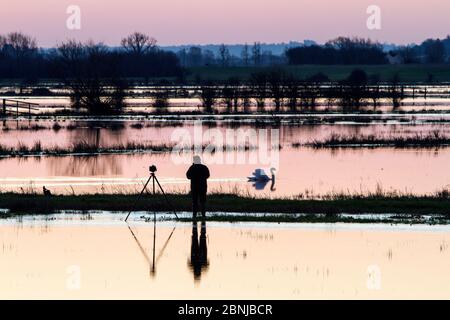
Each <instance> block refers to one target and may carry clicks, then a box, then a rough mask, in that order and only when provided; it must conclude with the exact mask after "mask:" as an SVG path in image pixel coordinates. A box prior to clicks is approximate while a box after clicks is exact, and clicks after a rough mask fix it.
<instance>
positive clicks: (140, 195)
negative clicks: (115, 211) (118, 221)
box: [125, 176, 152, 222]
mask: <svg viewBox="0 0 450 320" xmlns="http://www.w3.org/2000/svg"><path fill="white" fill-rule="evenodd" d="M151 179H152V177H151V176H150V178H148V180H147V183H146V184H145V185H144V188H143V189H142V191H141V193H140V194H139V196H138V198H137V200H139V199H140V198H141V197H142V195H143V194H144V192H145V190H147V186H148V184H149V183H150V180H151ZM132 211H133V210H131V211H130V212H129V213H128V215H127V217H126V218H125V222H127V221H128V218H129V217H130V214H131V212H132Z"/></svg>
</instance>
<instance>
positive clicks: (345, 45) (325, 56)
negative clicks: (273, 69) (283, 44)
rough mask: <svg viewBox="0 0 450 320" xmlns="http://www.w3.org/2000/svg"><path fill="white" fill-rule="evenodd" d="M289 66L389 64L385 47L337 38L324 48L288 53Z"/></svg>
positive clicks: (359, 40) (294, 50)
mask: <svg viewBox="0 0 450 320" xmlns="http://www.w3.org/2000/svg"><path fill="white" fill-rule="evenodd" d="M286 56H287V58H288V61H289V64H293V65H300V64H321V65H339V64H343V65H350V64H385V63H388V60H387V58H386V54H385V52H384V51H383V46H382V45H381V44H379V43H374V42H372V41H371V40H366V39H360V38H353V39H350V38H342V37H341V38H337V39H335V40H332V41H329V42H327V43H326V44H325V45H324V46H319V45H312V46H307V47H297V48H291V49H288V50H287V51H286Z"/></svg>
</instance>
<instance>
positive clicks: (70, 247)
mask: <svg viewBox="0 0 450 320" xmlns="http://www.w3.org/2000/svg"><path fill="white" fill-rule="evenodd" d="M82 224H83V222H81V223H73V224H70V223H69V224H64V225H58V224H57V223H56V222H55V221H48V222H35V223H24V224H20V223H17V224H12V225H11V224H4V223H2V224H1V226H0V242H1V244H2V247H1V248H2V249H1V250H2V252H1V261H2V262H1V264H0V287H1V289H2V290H1V291H0V298H2V299H12V298H31V299H47V298H57V299H73V298H81V299H99V298H101V299H117V298H120V299H215V298H226V299H227V298H228V299H241V298H242V299H245V298H247V299H312V298H321V299H341V298H351V299H372V298H374V299H378V298H383V299H396V298H405V299H422V298H423V299H432V298H438V299H441V298H444V299H448V298H450V276H449V274H448V269H449V267H450V251H449V247H448V246H449V243H450V236H449V233H448V230H445V228H441V229H433V228H434V227H430V228H428V229H427V228H424V227H416V228H413V227H402V228H400V227H389V226H387V227H380V228H377V227H365V226H348V227H340V226H332V225H324V226H315V227H314V226H312V227H311V226H309V227H308V226H306V225H303V226H302V225H292V226H281V227H280V226H276V227H272V226H271V225H266V224H262V225H257V224H256V225H255V224H253V225H252V224H238V225H220V224H212V225H208V226H207V229H206V227H205V233H204V235H205V238H204V244H203V245H205V246H207V251H206V252H205V251H203V253H202V254H203V256H199V255H198V251H196V250H197V249H196V248H193V247H194V246H195V245H194V244H193V243H192V238H193V235H194V236H195V231H194V234H193V230H192V226H191V225H189V224H179V225H177V228H176V229H175V231H174V229H173V225H168V224H158V225H157V228H156V230H157V231H156V242H155V243H156V244H155V250H154V252H155V261H156V264H155V265H153V262H152V260H153V257H152V255H153V253H152V252H153V225H152V224H148V225H143V224H137V225H134V226H133V227H132V228H133V230H134V231H133V232H134V233H135V236H136V238H137V239H138V240H139V242H140V243H141V247H139V246H138V245H137V243H136V241H135V239H134V238H133V236H132V234H131V233H130V230H129V229H128V227H127V226H126V225H123V224H119V223H117V224H112V225H110V224H105V225H102V224H101V223H100V224H99V223H89V222H86V224H85V225H82ZM200 227H201V226H200V224H199V228H200ZM206 230H207V232H206ZM172 232H173V234H172V236H171V237H170V235H171V233H172ZM199 233H200V232H199ZM197 235H198V234H197ZM169 237H170V240H169V241H167V239H169ZM145 255H148V257H146V256H145ZM193 257H194V259H196V260H195V261H193ZM147 258H148V259H147ZM198 259H200V260H201V261H200V262H199V260H198ZM193 263H196V264H197V263H199V264H198V265H197V266H193ZM73 270H76V272H75V273H74V272H73ZM373 270H375V271H373ZM373 272H375V274H373ZM78 275H79V277H78ZM74 277H75V279H74ZM77 277H78V278H77ZM78 280H79V282H78V283H77V281H78ZM74 284H75V286H74ZM76 284H78V286H77V285H76Z"/></svg>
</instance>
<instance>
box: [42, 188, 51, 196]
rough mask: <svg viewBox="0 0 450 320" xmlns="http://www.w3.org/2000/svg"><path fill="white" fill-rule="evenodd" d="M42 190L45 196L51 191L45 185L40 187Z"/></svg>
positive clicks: (49, 194)
mask: <svg viewBox="0 0 450 320" xmlns="http://www.w3.org/2000/svg"><path fill="white" fill-rule="evenodd" d="M42 190H43V191H44V196H46V197H51V196H52V192H51V191H50V190H48V189H47V188H46V187H45V186H44V187H43V188H42Z"/></svg>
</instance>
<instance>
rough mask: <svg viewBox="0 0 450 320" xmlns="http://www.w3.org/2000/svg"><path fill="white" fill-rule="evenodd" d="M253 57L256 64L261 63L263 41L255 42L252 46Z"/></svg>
mask: <svg viewBox="0 0 450 320" xmlns="http://www.w3.org/2000/svg"><path fill="white" fill-rule="evenodd" d="M252 59H253V64H254V65H255V66H259V65H260V64H261V43H259V42H255V43H254V44H253V48H252Z"/></svg>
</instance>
